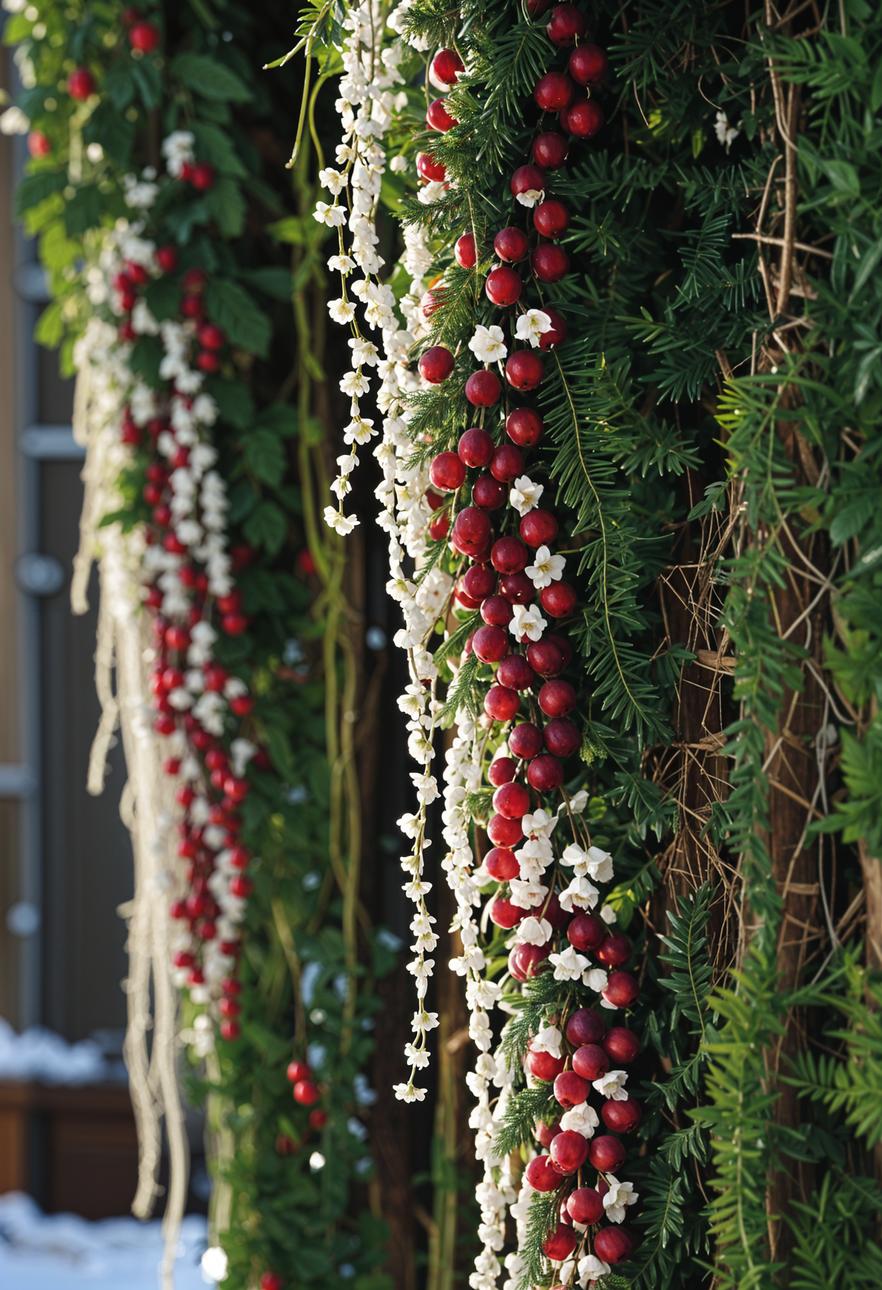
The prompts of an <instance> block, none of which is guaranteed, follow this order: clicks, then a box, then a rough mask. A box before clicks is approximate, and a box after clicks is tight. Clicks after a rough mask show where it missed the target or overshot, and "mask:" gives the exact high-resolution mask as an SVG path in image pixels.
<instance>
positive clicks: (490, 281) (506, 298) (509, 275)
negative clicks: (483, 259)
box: [484, 264, 524, 309]
mask: <svg viewBox="0 0 882 1290" xmlns="http://www.w3.org/2000/svg"><path fill="white" fill-rule="evenodd" d="M523 285H524V284H523V283H522V282H521V275H520V274H519V273H518V272H517V270H516V269H512V268H509V266H508V265H507V264H500V265H498V266H497V267H496V268H495V269H491V270H490V272H489V273H488V274H487V281H486V282H485V283H484V290H485V292H486V293H487V299H488V300H489V301H490V302H491V303H492V304H494V305H499V306H500V308H503V309H504V308H507V307H508V306H509V305H513V304H516V303H517V301H518V300H520V298H521V289H522V287H523Z"/></svg>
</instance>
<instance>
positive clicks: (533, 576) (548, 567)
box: [524, 546, 566, 590]
mask: <svg viewBox="0 0 882 1290" xmlns="http://www.w3.org/2000/svg"><path fill="white" fill-rule="evenodd" d="M565 564H566V561H565V560H564V558H563V556H562V555H552V554H551V549H550V547H547V546H540V547H538V548H537V550H536V554H535V555H534V556H533V563H532V564H528V565H527V567H526V569H525V570H524V572H525V573H526V575H527V577H528V578H529V579H530V581H531V582H532V584H533V586H534V587H536V589H537V590H541V589H542V588H543V587H550V586H551V584H552V583H553V582H557V580H558V579H559V578H561V577H563V571H564V565H565Z"/></svg>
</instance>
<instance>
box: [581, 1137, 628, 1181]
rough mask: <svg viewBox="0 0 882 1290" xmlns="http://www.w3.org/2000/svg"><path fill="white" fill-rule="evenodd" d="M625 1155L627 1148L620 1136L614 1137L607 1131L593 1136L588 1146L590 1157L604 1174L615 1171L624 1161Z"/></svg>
mask: <svg viewBox="0 0 882 1290" xmlns="http://www.w3.org/2000/svg"><path fill="white" fill-rule="evenodd" d="M625 1155H626V1152H625V1148H624V1147H623V1146H622V1144H621V1142H619V1140H618V1138H612V1137H610V1136H609V1135H608V1134H605V1133H603V1134H601V1135H600V1136H599V1137H596V1138H592V1139H591V1145H590V1147H589V1148H588V1159H589V1160H590V1161H591V1163H592V1165H593V1166H594V1168H595V1169H599V1170H600V1172H601V1173H603V1174H612V1173H615V1172H616V1170H617V1169H618V1168H619V1166H620V1165H621V1164H623V1163H624V1160H625Z"/></svg>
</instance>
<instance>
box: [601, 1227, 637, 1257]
mask: <svg viewBox="0 0 882 1290" xmlns="http://www.w3.org/2000/svg"><path fill="white" fill-rule="evenodd" d="M633 1249H634V1238H633V1236H632V1235H631V1233H630V1231H629V1230H628V1228H627V1227H621V1226H619V1225H617V1226H616V1227H601V1229H600V1231H599V1232H597V1234H596V1235H595V1237H594V1253H595V1254H596V1255H597V1257H598V1258H599V1259H602V1260H603V1262H604V1263H621V1262H622V1261H623V1260H624V1259H627V1258H629V1257H630V1255H631V1253H632V1251H633Z"/></svg>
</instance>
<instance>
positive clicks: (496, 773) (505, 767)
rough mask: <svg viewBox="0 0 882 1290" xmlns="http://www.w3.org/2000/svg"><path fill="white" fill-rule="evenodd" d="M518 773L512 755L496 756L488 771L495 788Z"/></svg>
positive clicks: (507, 781)
mask: <svg viewBox="0 0 882 1290" xmlns="http://www.w3.org/2000/svg"><path fill="white" fill-rule="evenodd" d="M517 773H518V767H517V762H515V761H513V760H512V759H511V757H494V759H493V761H492V762H491V763H490V766H489V769H488V771H487V778H488V779H489V781H490V783H491V784H492V785H493V787H494V788H499V786H500V784H510V783H511V781H512V780H513V779H514V778H515V776H516V775H517ZM500 881H504V879H500Z"/></svg>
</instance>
